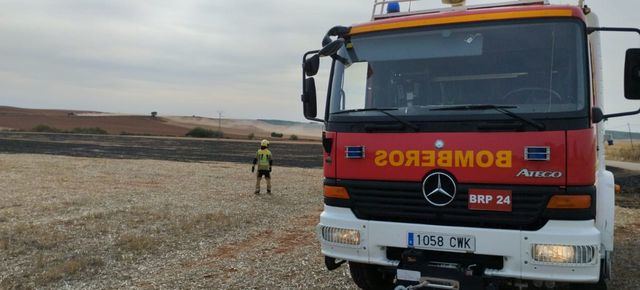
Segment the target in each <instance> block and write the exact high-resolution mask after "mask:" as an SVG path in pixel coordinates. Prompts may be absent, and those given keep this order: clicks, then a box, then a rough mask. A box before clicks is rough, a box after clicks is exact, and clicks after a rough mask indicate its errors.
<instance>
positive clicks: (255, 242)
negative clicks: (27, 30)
mask: <svg viewBox="0 0 640 290" xmlns="http://www.w3.org/2000/svg"><path fill="white" fill-rule="evenodd" d="M321 174H322V172H321V170H319V169H299V168H280V167H276V168H275V170H274V172H273V175H274V195H273V196H255V195H254V194H253V186H254V184H255V183H254V176H253V174H251V172H250V166H249V165H240V164H231V163H210V164H206V163H182V162H165V161H151V160H109V159H91V158H71V157H54V156H46V155H0V289H22V288H26V289H30V288H61V287H69V288H128V287H148V288H219V289H222V288H242V287H245V286H255V287H259V288H263V289H264V288H278V287H279V286H284V287H302V285H307V284H308V283H311V284H309V285H315V286H317V287H322V288H344V287H345V286H348V285H352V283H351V282H350V280H349V279H348V276H346V272H345V270H344V269H342V270H340V271H339V272H338V275H339V278H338V279H336V276H335V275H336V273H335V272H334V273H328V272H327V271H325V269H324V266H323V260H322V256H321V255H320V253H319V251H318V245H317V243H316V241H315V237H314V234H313V232H314V226H315V224H316V223H317V217H318V213H319V211H320V210H321V207H322V198H321V194H320V192H321V189H322V188H321V180H322V179H321ZM293 234H295V235H297V236H292V235H293ZM221 257H224V258H221ZM247 277H252V279H251V280H248V279H247Z"/></svg>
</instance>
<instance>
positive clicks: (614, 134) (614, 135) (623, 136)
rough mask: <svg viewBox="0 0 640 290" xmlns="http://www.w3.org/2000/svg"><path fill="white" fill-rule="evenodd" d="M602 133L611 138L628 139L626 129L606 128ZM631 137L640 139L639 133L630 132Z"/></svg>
mask: <svg viewBox="0 0 640 290" xmlns="http://www.w3.org/2000/svg"><path fill="white" fill-rule="evenodd" d="M604 134H605V135H606V136H611V138H612V139H627V140H628V139H629V132H626V131H615V130H607V131H605V133H604ZM631 138H632V139H634V140H635V139H638V140H640V133H636V132H631Z"/></svg>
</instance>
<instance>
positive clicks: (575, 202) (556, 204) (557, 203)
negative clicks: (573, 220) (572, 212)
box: [547, 195, 591, 209]
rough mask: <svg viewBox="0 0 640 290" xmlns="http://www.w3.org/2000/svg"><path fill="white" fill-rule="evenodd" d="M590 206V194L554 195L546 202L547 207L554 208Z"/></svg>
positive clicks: (582, 207)
mask: <svg viewBox="0 0 640 290" xmlns="http://www.w3.org/2000/svg"><path fill="white" fill-rule="evenodd" d="M590 207H591V196H590V195H554V196H552V197H551V199H550V200H549V203H548V204H547V208H554V209H584V208H590Z"/></svg>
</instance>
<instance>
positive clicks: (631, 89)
mask: <svg viewBox="0 0 640 290" xmlns="http://www.w3.org/2000/svg"><path fill="white" fill-rule="evenodd" d="M624 97H625V98H627V99H629V100H640V48H632V49H628V50H627V57H626V60H625V64H624Z"/></svg>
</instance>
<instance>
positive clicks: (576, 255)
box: [532, 244, 598, 264]
mask: <svg viewBox="0 0 640 290" xmlns="http://www.w3.org/2000/svg"><path fill="white" fill-rule="evenodd" d="M597 252H598V247H597V246H570V245H537V244H534V245H533V253H532V255H533V260H535V261H536V262H542V263H554V264H590V263H593V262H594V258H595V257H596V253H597Z"/></svg>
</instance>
